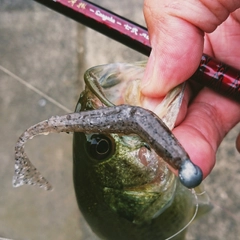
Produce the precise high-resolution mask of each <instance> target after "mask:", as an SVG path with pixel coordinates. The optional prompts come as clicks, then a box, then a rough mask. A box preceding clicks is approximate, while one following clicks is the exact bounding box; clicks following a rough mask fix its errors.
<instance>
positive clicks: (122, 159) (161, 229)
mask: <svg viewBox="0 0 240 240" xmlns="http://www.w3.org/2000/svg"><path fill="white" fill-rule="evenodd" d="M145 65H146V63H145V62H137V63H113V64H107V65H100V66H96V67H93V68H91V69H89V70H87V71H86V73H85V75H84V80H85V84H86V87H85V90H84V91H83V92H82V93H81V94H80V97H79V100H78V102H77V105H76V109H75V112H74V113H69V114H67V115H64V116H53V117H51V118H49V119H47V120H45V121H42V122H40V123H37V124H36V125H34V126H32V127H30V128H29V129H27V130H26V131H25V132H24V133H23V134H22V135H21V136H20V137H19V140H18V141H17V144H16V147H15V174H14V177H13V186H15V187H17V186H21V185H23V184H29V185H37V186H39V187H42V188H44V189H46V190H50V189H52V186H51V185H50V183H49V182H48V181H47V180H46V178H45V177H43V176H42V175H41V173H40V172H39V171H38V170H37V169H36V167H35V166H34V165H33V164H32V163H31V162H30V160H29V159H28V157H27V154H26V153H25V151H24V145H25V143H26V142H27V140H29V139H31V138H33V137H34V136H36V135H39V134H45V135H47V134H48V133H52V132H55V133H60V132H74V134H73V181H74V188H75V193H76V198H77V202H78V205H79V209H80V211H81V212H82V214H83V215H84V217H85V219H86V221H87V222H88V224H89V225H90V227H91V229H92V230H93V232H95V234H96V235H97V236H99V237H100V238H101V239H107V240H118V239H119V240H120V239H138V240H141V239H144V240H145V239H148V240H152V239H154V240H157V239H179V240H180V239H181V240H182V239H184V237H185V234H186V229H187V227H188V225H189V224H190V223H191V222H192V221H193V220H194V219H195V218H196V217H197V216H198V215H201V214H202V213H204V212H207V211H209V209H210V207H209V206H210V204H209V198H208V195H207V194H206V193H205V192H204V190H202V189H203V187H202V186H201V185H200V186H198V185H199V184H200V183H201V181H202V173H201V170H200V169H199V168H198V167H197V166H196V165H194V164H193V163H192V162H191V160H190V159H189V156H188V154H187V153H186V151H185V150H184V149H183V148H182V146H181V145H180V143H179V142H178V141H177V139H176V138H175V137H174V135H173V134H172V132H171V130H172V129H173V128H174V125H175V122H176V118H177V115H178V112H179V109H180V106H181V102H182V98H183V95H184V84H182V85H179V86H177V87H176V88H174V89H173V90H172V91H170V92H169V93H168V94H167V96H166V97H165V98H164V100H163V101H162V102H161V103H160V104H159V105H158V106H157V107H156V109H155V113H153V112H152V111H149V110H146V109H143V108H142V107H141V104H142V100H141V98H142V96H141V91H140V82H141V79H142V77H143V73H144V69H145ZM171 168H175V169H177V170H179V176H178V177H177V176H176V175H175V174H174V173H173V172H172V171H171ZM189 176H191V177H189ZM197 186H198V187H197ZM193 187H195V188H194V189H189V188H193ZM201 209H202V210H201ZM200 210H201V211H200Z"/></svg>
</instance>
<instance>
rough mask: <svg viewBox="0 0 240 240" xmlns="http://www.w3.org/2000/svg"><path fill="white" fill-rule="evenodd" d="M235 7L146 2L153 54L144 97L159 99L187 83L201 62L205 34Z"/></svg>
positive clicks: (209, 1)
mask: <svg viewBox="0 0 240 240" xmlns="http://www.w3.org/2000/svg"><path fill="white" fill-rule="evenodd" d="M202 2H204V4H203V3H202ZM235 5H237V4H236V1H235ZM235 5H234V1H233V0H232V1H231V0H229V1H225V2H224V4H223V1H221V3H220V0H214V1H213V0H205V1H192V0H185V1H181V4H179V2H178V1H172V0H145V2H144V9H143V10H144V16H145V20H146V23H147V26H148V30H149V35H150V41H151V46H152V52H151V55H150V57H149V61H148V64H147V67H146V71H145V75H144V79H143V81H142V89H141V90H142V93H143V95H145V96H146V97H149V98H158V97H162V96H164V95H166V93H167V92H168V91H169V90H170V89H172V88H173V87H175V86H176V85H178V84H180V83H181V82H183V81H185V80H187V79H188V78H189V77H190V76H191V75H192V74H193V73H194V72H195V70H196V69H197V67H198V65H199V63H200V59H201V55H202V53H203V44H204V32H212V31H214V30H215V29H216V27H217V26H218V25H220V24H221V23H222V22H223V21H224V20H226V18H227V17H228V15H229V13H230V12H231V11H234V10H235V9H236V8H237V6H235Z"/></svg>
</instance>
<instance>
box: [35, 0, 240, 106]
mask: <svg viewBox="0 0 240 240" xmlns="http://www.w3.org/2000/svg"><path fill="white" fill-rule="evenodd" d="M35 1H37V2H39V3H41V4H44V5H45V6H47V7H49V8H51V9H53V10H55V11H57V12H59V13H62V14H64V15H65V16H67V17H69V18H72V19H74V20H75V21H77V22H79V23H81V24H84V25H86V26H87V27H90V28H92V29H94V30H96V31H98V32H100V33H102V34H104V35H106V36H107V37H110V38H112V39H114V40H116V41H118V42H120V43H122V44H124V45H126V46H128V47H130V48H132V49H134V50H136V51H138V52H140V53H142V54H144V55H147V56H149V54H150V52H151V46H150V42H149V35H148V31H147V29H146V28H145V27H143V26H140V25H139V24H137V23H134V22H132V21H130V20H128V19H126V18H124V17H122V16H119V15H117V14H115V13H113V12H111V11H109V10H107V9H105V8H102V7H100V6H98V5H97V4H95V3H91V2H89V1H84V0H35ZM191 79H192V80H194V81H197V82H198V83H200V84H202V85H204V86H206V87H209V88H211V89H212V90H214V91H216V92H218V93H219V94H221V95H223V96H226V97H228V98H231V99H233V100H235V101H237V102H240V70H238V69H236V68H234V67H231V66H229V65H227V64H225V63H223V62H219V61H218V60H217V59H214V58H212V57H210V56H208V55H206V54H203V55H202V58H201V62H200V64H199V66H198V69H197V70H196V72H195V73H194V74H193V76H192V77H191Z"/></svg>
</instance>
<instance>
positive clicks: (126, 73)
mask: <svg viewBox="0 0 240 240" xmlns="http://www.w3.org/2000/svg"><path fill="white" fill-rule="evenodd" d="M145 67H146V62H144V61H143V62H136V63H113V64H105V65H100V66H95V67H93V68H90V69H89V70H87V71H86V73H85V75H84V80H85V83H86V89H87V90H88V94H89V95H91V98H90V99H91V101H92V102H94V107H95V108H100V107H103V105H105V106H106V107H109V106H113V105H120V104H129V105H135V106H142V100H143V99H142V94H141V90H140V83H141V80H142V78H143V75H144V71H145ZM93 96H94V97H95V98H94V97H93ZM160 104H161V103H160ZM160 104H159V105H160ZM155 109H156V112H155V114H157V115H158V116H159V117H160V118H162V117H163V116H162V115H161V112H160V111H159V106H158V105H157V106H156V108H155ZM166 111H167V110H166V109H165V112H166ZM125 139H127V138H125ZM128 139H129V138H128ZM126 141H127V143H129V141H131V140H126ZM131 144H135V143H131ZM138 146H139V145H138ZM134 152H135V153H134V154H135V156H134V158H135V159H136V164H137V165H141V167H142V168H143V169H145V170H147V171H149V172H150V173H151V181H150V184H155V183H158V184H159V183H161V182H163V180H164V179H166V178H169V174H172V173H169V172H170V170H169V168H168V165H167V164H166V162H165V161H164V160H163V159H162V158H161V157H159V156H158V155H157V154H156V153H155V152H154V151H153V150H152V149H150V148H149V147H148V146H147V144H146V145H144V146H141V147H139V149H138V150H137V151H134Z"/></svg>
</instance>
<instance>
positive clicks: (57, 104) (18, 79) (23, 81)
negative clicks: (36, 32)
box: [0, 65, 72, 240]
mask: <svg viewBox="0 0 240 240" xmlns="http://www.w3.org/2000/svg"><path fill="white" fill-rule="evenodd" d="M0 70H2V71H3V72H4V73H6V74H7V75H9V76H10V77H12V78H14V79H15V80H17V81H18V82H20V83H21V84H22V85H24V86H26V87H27V88H29V89H31V90H32V91H34V92H35V93H37V94H38V95H40V96H42V97H44V98H45V99H46V100H48V101H49V102H50V103H52V104H54V105H55V106H57V107H59V108H61V109H62V110H64V111H66V112H67V113H69V112H72V111H71V110H70V109H68V108H67V107H65V106H63V105H62V104H61V103H59V102H58V101H56V100H55V99H53V98H52V97H50V96H48V95H47V94H45V93H44V92H42V91H41V90H39V89H38V88H36V87H34V86H33V85H31V84H30V83H28V82H27V81H25V80H24V79H22V78H20V77H18V76H17V75H15V74H14V73H13V72H11V71H9V70H8V69H6V68H5V67H3V66H2V65H0ZM0 240H1V238H0Z"/></svg>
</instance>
